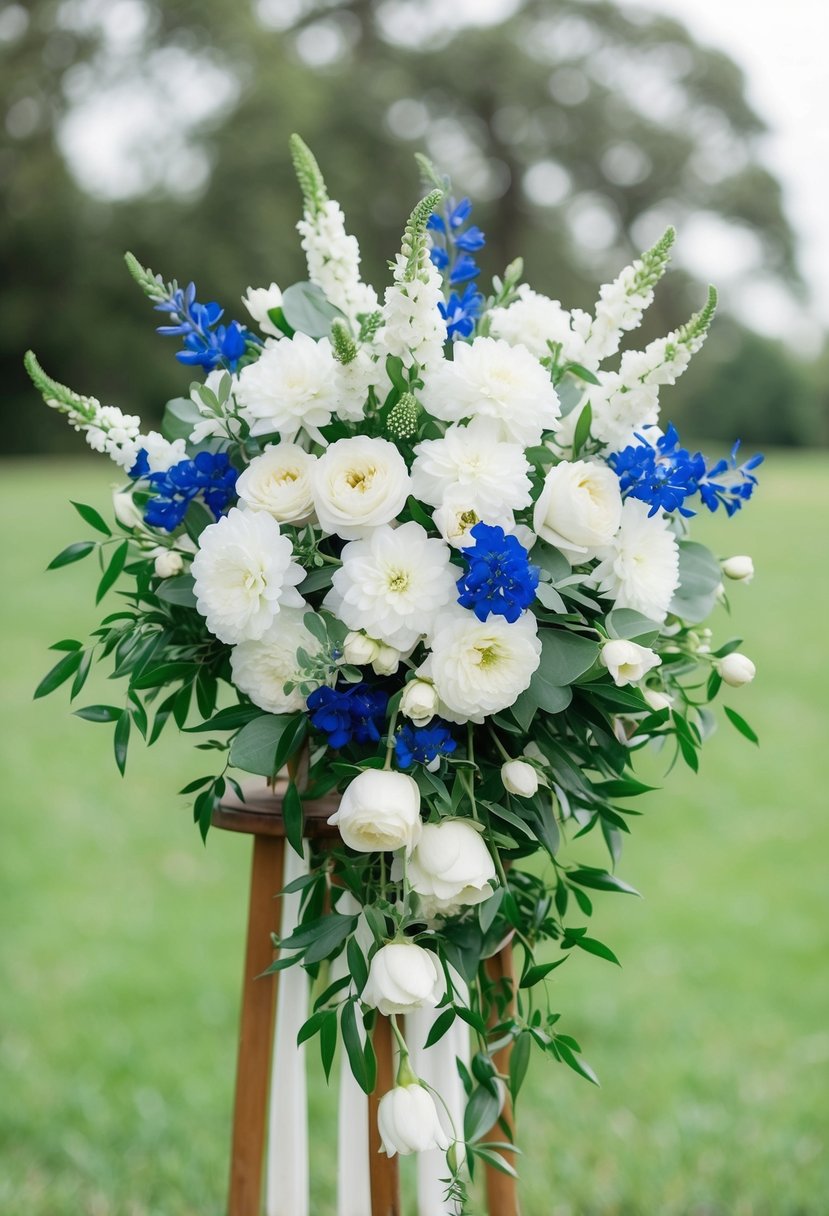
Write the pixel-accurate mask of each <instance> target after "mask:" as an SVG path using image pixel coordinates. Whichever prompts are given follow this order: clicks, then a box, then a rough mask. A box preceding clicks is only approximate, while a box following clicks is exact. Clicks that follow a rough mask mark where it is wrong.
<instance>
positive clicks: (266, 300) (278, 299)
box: [242, 283, 282, 338]
mask: <svg viewBox="0 0 829 1216" xmlns="http://www.w3.org/2000/svg"><path fill="white" fill-rule="evenodd" d="M242 303H243V304H244V306H245V308H246V309H247V310H248V312H249V313H250V315H251V316H252V317H253V319H254V321H255V322H256V324H257V325H258V326H259V328H260V329H261V330H262V333H264V334H270V336H271V337H272V338H281V337H282V330H281V329H279V327H278V326H276V325H274V323H273V321H272V320H271V319H270V317H269V316H268V311H269V309H271V308H281V307H282V292H281V291H280V290H279V287H278V286H277V284H276V283H271V285H270V287H249V288H248V290H247V295H244V296H242Z"/></svg>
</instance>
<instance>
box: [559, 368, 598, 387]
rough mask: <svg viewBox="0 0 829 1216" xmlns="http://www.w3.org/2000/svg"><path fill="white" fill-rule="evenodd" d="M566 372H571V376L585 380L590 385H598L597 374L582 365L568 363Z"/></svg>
mask: <svg viewBox="0 0 829 1216" xmlns="http://www.w3.org/2000/svg"><path fill="white" fill-rule="evenodd" d="M564 371H565V372H569V373H570V375H571V376H576V377H577V378H578V379H579V380H585V381H586V382H587V383H588V384H598V383H599V378H598V376H597V375H596V373H595V372H591V371H590V369H589V368H587V367H584V366H583V365H582V364H581V363H568V364H566V365H565V367H564Z"/></svg>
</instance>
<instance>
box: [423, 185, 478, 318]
mask: <svg viewBox="0 0 829 1216" xmlns="http://www.w3.org/2000/svg"><path fill="white" fill-rule="evenodd" d="M471 212H472V204H471V203H470V201H469V199H468V198H464V199H461V201H460V202H459V203H456V202H455V201H454V200H453V199H450V200H449V202H448V205H447V207H446V209H445V211H444V213H443V214H442V215H441V214H439V213H438V212H433V213H432V215H431V216H430V217H429V225H428V226H429V230H430V231H431V234H432V249H431V252H430V257H431V259H432V262H433V263H434V265H435V266H436V267H437V268H438V270H439V271H440V272H441V274H443V276H444V279H445V281H446V283H447V284H448V286H449V298H448V299H447V300H446V302H445V303H442V304H439V305H438V308H439V309H440V314H441V316H442V317H443V319H444V320H445V321H446V329H447V333H448V334H449V337H450V338H468V337H469V335H470V334H471V333H472V331H473V329H474V328H475V321H476V320H477V318H478V317H479V316H480V313H481V309H482V308H483V306H484V297H483V296H482V295H481V293H480V292H479V291H478V284H477V283H476V282H474V281H473V280H474V279H476V278H477V277H478V274H479V273H480V271H479V268H478V264H477V262H476V261H475V259H474V258H473V257H472V254H473V253H477V251H478V250H479V249H483V247H484V245H485V244H486V237H485V236H484V234H483V232H482V231H481V229H480V228H479V227H478V226H477V224H470V225H469V226H468V227H467V226H466V222H467V220H468V219H469V216H470V214H471ZM461 287H462V288H463V290H462V292H461V294H460V295H459V294H458V291H457V290H455V289H456V288H458V289H459V288H461Z"/></svg>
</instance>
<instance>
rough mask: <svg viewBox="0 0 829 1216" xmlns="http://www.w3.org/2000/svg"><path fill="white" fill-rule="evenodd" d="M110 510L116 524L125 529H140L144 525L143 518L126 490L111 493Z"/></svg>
mask: <svg viewBox="0 0 829 1216" xmlns="http://www.w3.org/2000/svg"><path fill="white" fill-rule="evenodd" d="M112 510H113V511H114V513H115V518H116V519H117V520H118V523H119V524H123V525H124V527H125V528H140V527H141V525H142V524H143V523H144V516H143V515H142V514H141V512H140V511H139V509H138V507H137V506H136V505H135V502H134V501H133V497H132V494H130V492H129V491H128V490H113V491H112Z"/></svg>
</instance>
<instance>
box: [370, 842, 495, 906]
mask: <svg viewBox="0 0 829 1216" xmlns="http://www.w3.org/2000/svg"><path fill="white" fill-rule="evenodd" d="M398 870H399V871H400V874H402V866H401V865H400V863H399V862H398V861H397V859H395V862H394V865H393V867H392V877H393V878H394V877H396V876H399V875H398ZM408 879H409V882H410V884H411V888H412V890H413V891H416V892H417V894H418V895H419V896H420V903H421V907H422V909H423V911H424V913H425V914H426V915H427V916H429V917H431V916H433V915H436V914H438V913H441V914H443V915H447V914H451V913H454V912H457V911H458V910H459V909H460V908H465V907H469V906H470V905H472V904H480V903H483V901H484V900H485V899H489V897H490V895H491V894H492V887H491V885H490V884H491V883H493V882H494V881H495V863H494V862H493V860H492V855H491V854H490V851H489V849H488V848H487V847H486V843H485V841H484V838H483V836H482V835H481V833H480V832H479V831H477V829H476V828H475V827H474V826H473V825H472V824H471V823H469V822H467V821H466V820H465V819H443V820H441V822H440V823H427V824H425V825H424V828H423V831H422V833H421V836H420V840H419V841H418V843H417V846H416V848H415V850H414V852H413V853H412V856H411V859H410V860H409V866H408Z"/></svg>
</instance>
